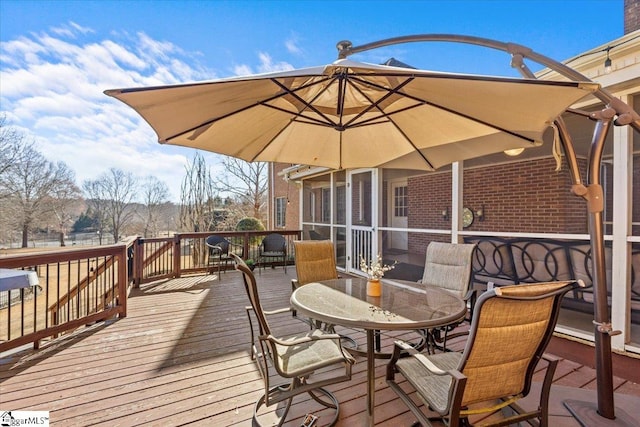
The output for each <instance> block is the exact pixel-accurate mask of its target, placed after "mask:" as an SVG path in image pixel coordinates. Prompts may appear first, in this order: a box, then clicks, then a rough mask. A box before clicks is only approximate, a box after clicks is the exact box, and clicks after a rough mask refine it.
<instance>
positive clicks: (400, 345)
mask: <svg viewBox="0 0 640 427" xmlns="http://www.w3.org/2000/svg"><path fill="white" fill-rule="evenodd" d="M395 344H396V348H399V349H401V350H404V351H406V352H407V353H409V354H410V355H411V356H412V357H415V359H416V360H417V361H418V362H420V363H421V364H422V366H424V367H425V368H427V369H428V370H429V372H431V373H433V374H435V375H451V376H454V377H456V375H454V374H453V372H450V371H444V370H442V369H440V368H438V367H437V366H436V365H435V364H434V363H433V362H432V361H431V360H429V358H427V357H426V356H425V355H424V354H422V353H420V352H419V351H418V350H416V349H415V348H413V346H412V345H411V344H409V343H406V342H404V341H396V342H395Z"/></svg>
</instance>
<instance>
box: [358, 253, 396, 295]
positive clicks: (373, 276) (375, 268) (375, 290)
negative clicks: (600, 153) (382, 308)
mask: <svg viewBox="0 0 640 427" xmlns="http://www.w3.org/2000/svg"><path fill="white" fill-rule="evenodd" d="M396 264H397V261H396V262H394V263H393V264H392V265H385V264H383V263H382V256H381V255H380V254H378V255H377V256H376V259H375V260H374V261H372V262H371V264H370V265H369V264H368V263H367V260H366V259H364V257H362V256H361V257H360V270H362V271H363V272H364V273H366V274H367V295H369V296H372V297H379V296H380V295H381V294H382V287H381V285H380V279H382V277H383V276H384V273H385V272H387V271H389V270H393V269H394V268H395V266H396Z"/></svg>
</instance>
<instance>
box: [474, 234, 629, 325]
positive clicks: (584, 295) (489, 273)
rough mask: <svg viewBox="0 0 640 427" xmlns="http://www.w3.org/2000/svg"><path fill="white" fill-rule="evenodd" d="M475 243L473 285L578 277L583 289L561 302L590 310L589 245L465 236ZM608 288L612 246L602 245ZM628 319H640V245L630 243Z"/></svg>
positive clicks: (482, 287)
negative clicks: (629, 317)
mask: <svg viewBox="0 0 640 427" xmlns="http://www.w3.org/2000/svg"><path fill="white" fill-rule="evenodd" d="M465 242H467V243H476V249H475V251H474V254H473V265H472V285H473V286H474V288H476V289H480V290H484V289H486V286H487V284H488V283H489V282H491V283H493V284H494V285H496V286H503V285H509V284H520V283H536V282H548V281H563V280H577V279H581V280H583V281H584V283H585V284H586V288H585V289H579V290H574V291H573V292H570V293H568V294H567V295H566V296H565V298H564V301H563V306H564V307H568V308H572V309H574V310H578V311H583V312H588V313H593V279H592V263H591V246H590V245H589V243H588V242H585V241H580V240H561V239H532V238H513V239H504V238H499V237H473V236H469V237H465ZM606 243H609V242H606ZM605 256H606V260H607V272H606V276H607V289H608V290H609V294H611V283H612V279H611V247H610V244H607V245H605ZM631 257H632V268H631V321H632V322H633V323H640V245H638V244H635V243H634V244H633V246H632V253H631Z"/></svg>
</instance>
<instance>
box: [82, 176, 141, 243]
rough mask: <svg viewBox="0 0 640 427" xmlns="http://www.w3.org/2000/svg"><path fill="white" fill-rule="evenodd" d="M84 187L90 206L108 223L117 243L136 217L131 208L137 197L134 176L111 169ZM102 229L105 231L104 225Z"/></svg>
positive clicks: (85, 183) (84, 184)
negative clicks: (123, 231)
mask: <svg viewBox="0 0 640 427" xmlns="http://www.w3.org/2000/svg"><path fill="white" fill-rule="evenodd" d="M82 187H83V189H84V191H85V192H86V193H87V195H88V196H89V199H90V201H89V204H90V205H91V206H93V207H94V208H95V213H96V214H98V215H100V216H99V217H100V218H102V219H103V220H106V221H107V222H108V225H109V228H110V231H111V233H112V234H113V240H114V242H117V241H118V240H119V239H120V232H121V230H123V229H124V228H125V227H126V226H127V225H128V224H129V223H130V222H131V220H132V218H133V217H134V215H135V210H134V209H132V207H131V202H132V201H133V199H134V198H135V196H136V192H135V189H136V181H135V179H134V177H133V175H132V174H131V173H128V172H124V171H122V170H120V169H116V168H111V169H109V170H108V171H107V172H105V173H104V174H102V175H101V176H100V177H99V178H98V179H97V180H95V181H91V180H88V181H85V182H84V183H83V185H82ZM103 215H104V216H103ZM101 222H102V221H101ZM100 227H101V228H102V229H104V224H102V225H101V226H100ZM100 239H102V236H100ZM101 243H102V242H101Z"/></svg>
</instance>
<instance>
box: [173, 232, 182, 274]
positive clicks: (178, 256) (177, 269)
mask: <svg viewBox="0 0 640 427" xmlns="http://www.w3.org/2000/svg"><path fill="white" fill-rule="evenodd" d="M180 243H181V237H180V234H179V233H176V234H174V235H173V274H174V275H175V277H180V274H181V272H182V253H181V244H180Z"/></svg>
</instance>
